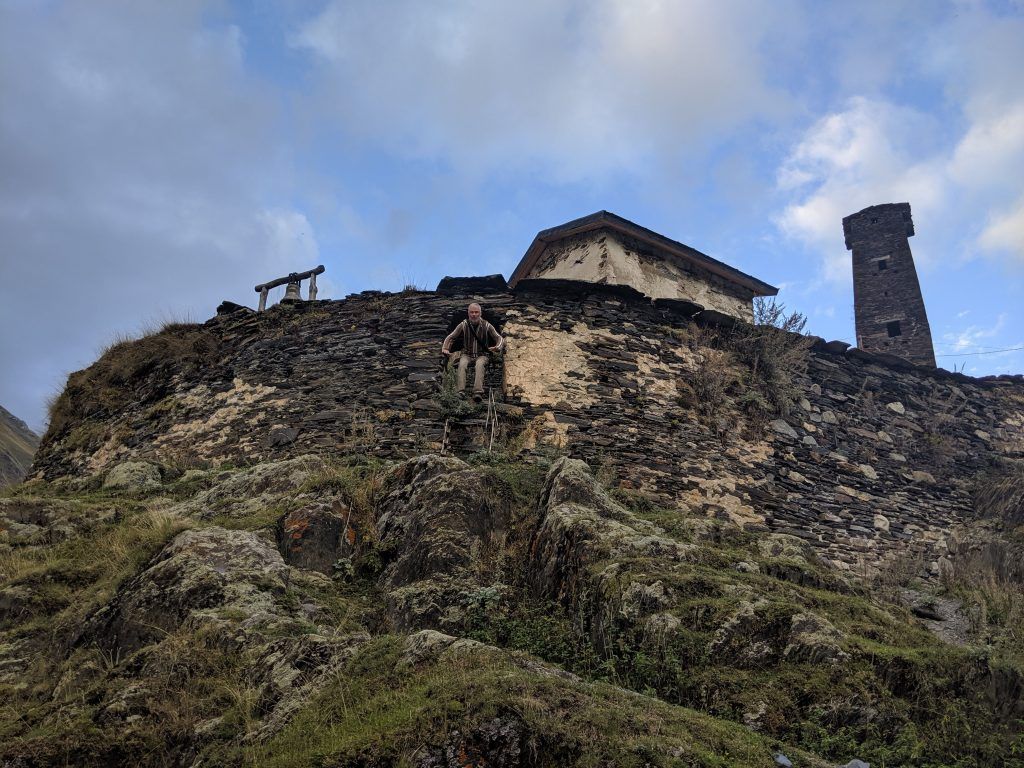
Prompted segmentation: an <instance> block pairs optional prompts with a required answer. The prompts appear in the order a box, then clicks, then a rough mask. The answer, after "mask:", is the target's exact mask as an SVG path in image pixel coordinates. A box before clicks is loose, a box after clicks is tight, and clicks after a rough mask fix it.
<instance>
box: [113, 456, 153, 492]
mask: <svg viewBox="0 0 1024 768" xmlns="http://www.w3.org/2000/svg"><path fill="white" fill-rule="evenodd" d="M103 487H104V488H105V489H107V490H110V491H130V492H134V493H145V492H146V491H152V490H155V489H157V488H159V487H160V468H159V467H157V466H156V465H155V464H150V463H149V462H146V461H126V462H124V463H123V464H118V465H117V466H116V467H114V468H113V469H111V470H110V471H109V472H108V473H107V476H106V477H105V478H104V479H103Z"/></svg>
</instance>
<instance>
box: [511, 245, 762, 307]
mask: <svg viewBox="0 0 1024 768" xmlns="http://www.w3.org/2000/svg"><path fill="white" fill-rule="evenodd" d="M529 276H530V277H539V278H553V279H562V280H586V281H588V282H592V283H607V284H609V285H628V286H630V287H632V288H636V289H637V290H638V291H640V293H642V294H644V295H645V296H650V297H651V298H653V299H686V300H688V301H693V302H696V303H697V304H700V305H702V306H703V307H705V308H706V309H714V310H716V311H718V312H722V313H724V314H727V315H731V316H733V317H736V318H739V319H742V320H747V321H750V320H752V319H753V308H752V302H753V298H754V294H753V292H751V291H749V290H744V289H743V288H741V287H740V286H738V285H735V284H732V283H729V282H728V281H726V280H723V279H722V278H720V277H718V276H717V275H714V274H712V273H711V272H709V271H708V270H706V269H701V268H700V267H698V266H696V265H693V264H685V263H683V262H682V261H670V260H668V259H666V258H664V257H663V256H659V255H658V254H656V253H655V252H654V251H653V250H652V249H651V248H650V247H649V246H646V245H644V244H643V243H641V242H640V241H638V240H636V239H635V238H630V237H626V236H624V235H620V234H618V233H616V232H612V231H610V230H596V231H592V232H585V233H583V234H580V235H576V236H574V237H570V238H567V239H566V240H562V241H559V242H555V243H552V244H550V245H548V246H547V247H546V248H545V249H544V251H543V253H542V254H541V257H540V260H539V261H538V262H537V265H536V267H534V269H533V270H532V272H531V273H530V275H529Z"/></svg>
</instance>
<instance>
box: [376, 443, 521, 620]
mask: <svg viewBox="0 0 1024 768" xmlns="http://www.w3.org/2000/svg"><path fill="white" fill-rule="evenodd" d="M382 494H383V498H382V500H381V502H380V505H379V510H380V512H379V515H378V519H377V530H378V532H379V536H380V542H379V549H380V551H382V552H385V553H388V557H387V559H386V562H385V567H384V570H383V572H382V574H381V576H380V579H379V581H380V584H381V586H382V587H383V588H384V589H385V590H387V598H386V602H387V606H388V611H389V613H390V615H391V618H392V620H393V621H394V622H395V624H396V625H397V627H398V628H400V629H419V628H434V629H437V628H444V627H446V626H449V625H453V626H454V625H457V624H458V623H459V621H460V620H461V619H462V617H463V615H464V611H465V610H466V608H467V606H468V605H469V603H470V602H471V597H472V595H473V593H474V592H475V591H477V590H479V589H480V588H483V587H487V586H489V582H487V583H485V581H484V580H481V575H480V569H479V568H478V566H479V564H480V557H481V553H486V552H493V551H498V550H500V548H501V547H502V546H503V544H504V541H505V535H506V529H507V527H508V522H509V507H508V504H507V502H505V501H504V500H503V499H502V496H501V494H500V493H499V492H498V489H497V488H495V487H492V481H491V480H490V479H489V478H488V477H487V476H486V475H482V474H481V473H480V472H479V471H478V470H475V469H473V468H472V467H470V466H469V465H468V464H466V463H465V462H464V461H460V460H459V459H455V458H452V457H442V456H429V455H428V456H420V457H418V458H415V459H411V460H409V461H406V462H404V463H402V464H400V465H398V466H397V467H395V468H394V469H393V470H392V471H391V472H390V473H389V474H388V475H387V476H386V477H385V479H384V485H383V490H382Z"/></svg>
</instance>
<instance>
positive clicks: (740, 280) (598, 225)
mask: <svg viewBox="0 0 1024 768" xmlns="http://www.w3.org/2000/svg"><path fill="white" fill-rule="evenodd" d="M595 229H612V230H615V231H616V232H621V233H622V234H625V235H629V236H630V237H633V238H635V239H637V240H639V241H641V242H644V243H647V244H648V245H651V246H653V247H654V248H656V249H658V250H660V251H663V252H665V253H668V254H670V255H672V256H675V257H676V258H679V259H682V260H684V261H689V262H691V263H692V264H696V265H697V266H700V267H703V268H704V269H706V270H708V271H709V272H712V273H714V274H716V275H718V276H719V277H721V278H724V279H725V280H728V281H729V282H732V283H736V284H737V285H741V286H743V287H744V288H747V289H748V290H750V291H752V292H753V293H754V295H755V296H774V295H775V294H777V293H778V292H779V289H778V288H776V287H774V286H771V285H768V283H764V282H762V281H760V280H758V279H757V278H756V277H751V276H750V275H748V274H746V273H744V272H740V271H739V270H738V269H735V268H734V267H730V266H729V265H728V264H723V263H722V262H720V261H719V260H718V259H713V258H711V257H710V256H708V255H707V254H705V253H701V252H700V251H698V250H697V249H696V248H691V247H690V246H688V245H684V244H683V243H680V242H677V241H675V240H671V239H669V238H667V237H665V236H664V235H659V234H658V233H657V232H653V231H652V230H650V229H647V228H646V227H641V226H640V225H639V224H634V223H633V222H632V221H629V219H624V218H622V217H621V216H617V215H615V214H614V213H611V212H610V211H598V212H597V213H592V214H590V215H589V216H584V217H583V218H581V219H574V220H573V221H568V222H566V223H565V224H560V225H558V226H557V227H552V228H551V229H545V230H543V231H542V232H538V233H537V236H536V237H535V238H533V242H532V243H531V244H530V247H529V249H527V251H526V254H525V255H524V256H523V258H522V260H520V262H519V264H518V266H516V269H515V271H514V272H513V273H512V277H511V278H510V279H509V281H508V284H509V286H510V287H515V285H516V283H518V282H519V281H520V280H522V279H523V278H524V277H526V275H528V274H529V273H530V270H531V269H533V267H534V265H535V264H536V263H537V260H538V259H539V258H540V255H541V253H542V252H543V251H544V247H545V246H546V245H548V243H553V242H555V241H557V240H564V239H565V238H567V237H571V236H573V235H578V234H581V233H583V232H590V231H592V230H595Z"/></svg>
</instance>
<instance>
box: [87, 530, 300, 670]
mask: <svg viewBox="0 0 1024 768" xmlns="http://www.w3.org/2000/svg"><path fill="white" fill-rule="evenodd" d="M287 578H288V567H287V566H286V565H285V564H284V561H283V560H282V559H281V555H280V554H279V553H278V552H277V550H276V549H274V548H273V547H272V546H270V545H268V544H267V542H266V541H264V540H263V539H262V538H260V537H259V536H257V535H256V534H255V533H250V532H248V531H229V530H225V529H223V528H204V529H200V530H188V531H184V532H183V533H180V534H178V536H176V537H175V538H174V540H173V541H171V543H170V544H168V545H167V546H166V547H165V548H164V549H163V550H162V551H161V552H160V554H159V555H157V556H156V558H154V560H153V562H152V563H150V564H149V566H148V567H147V568H146V569H145V570H144V571H142V573H140V574H139V575H138V576H136V577H134V578H133V579H131V580H129V581H128V582H126V583H125V584H124V585H123V586H122V587H121V588H120V589H119V590H118V592H117V594H116V595H115V597H114V599H113V600H111V601H110V602H109V603H108V604H106V605H104V606H103V607H102V608H101V609H100V610H99V611H97V612H96V613H95V614H93V615H92V616H91V617H89V619H88V620H87V622H86V624H85V626H84V627H83V629H82V632H81V635H80V636H79V639H78V644H80V645H91V644H95V645H97V646H99V647H100V648H102V649H104V651H105V652H107V653H110V654H112V655H114V656H115V657H117V658H126V657H127V656H128V655H129V654H131V653H133V652H134V651H137V650H139V649H140V648H142V647H143V646H146V645H149V644H151V643H155V642H159V641H160V640H161V639H162V638H163V637H165V636H166V635H168V634H170V633H172V632H175V631H177V630H178V629H181V628H182V627H185V628H187V629H189V630H192V631H195V630H197V629H199V628H200V627H201V626H203V625H205V624H220V625H223V626H224V627H225V628H228V627H229V628H230V634H231V636H232V637H233V638H234V639H236V640H240V641H244V640H245V638H246V636H247V635H248V634H250V633H261V632H268V631H270V630H271V629H273V628H274V627H280V626H283V625H287V624H288V623H289V622H293V621H296V620H299V619H304V618H306V617H305V616H303V615H302V613H301V612H300V611H298V610H295V609H292V608H289V607H287V602H286V601H285V600H284V599H283V598H284V597H285V595H286V592H287V588H288V587H287ZM238 616H244V620H243V621H242V622H241V623H240V624H238V625H237V626H236V625H235V624H233V623H232V622H231V617H238Z"/></svg>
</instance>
